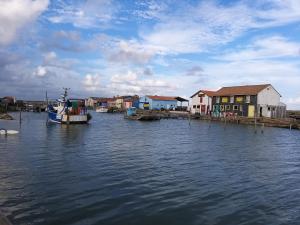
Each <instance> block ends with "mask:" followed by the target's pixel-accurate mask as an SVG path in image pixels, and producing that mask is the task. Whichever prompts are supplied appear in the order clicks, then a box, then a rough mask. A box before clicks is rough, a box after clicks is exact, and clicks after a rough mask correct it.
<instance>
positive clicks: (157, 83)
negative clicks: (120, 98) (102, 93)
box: [107, 70, 177, 95]
mask: <svg viewBox="0 0 300 225" xmlns="http://www.w3.org/2000/svg"><path fill="white" fill-rule="evenodd" d="M176 83H177V82H176V81H175V82H169V81H168V79H166V78H162V77H160V78H154V77H153V78H152V79H145V78H143V77H142V76H140V75H139V74H137V73H136V72H133V71H130V70H129V71H127V73H125V74H115V75H113V76H112V77H111V80H110V83H109V84H108V85H107V89H108V90H109V91H110V92H112V93H118V94H124V95H125V94H140V95H144V94H167V93H174V91H175V90H176V89H177V85H176Z"/></svg>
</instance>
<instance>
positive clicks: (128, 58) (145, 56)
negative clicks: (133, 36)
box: [106, 40, 155, 64]
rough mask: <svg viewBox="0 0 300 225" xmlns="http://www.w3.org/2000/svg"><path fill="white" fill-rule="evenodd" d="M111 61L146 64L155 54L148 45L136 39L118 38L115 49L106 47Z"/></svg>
mask: <svg viewBox="0 0 300 225" xmlns="http://www.w3.org/2000/svg"><path fill="white" fill-rule="evenodd" d="M106 51H108V54H109V60H110V61H111V62H118V63H123V64H124V63H134V64H146V63H148V62H149V60H150V59H151V58H152V57H153V55H154V54H155V50H154V49H151V48H150V47H149V46H146V45H141V44H139V43H138V42H137V41H134V40H131V41H124V40H120V41H119V42H118V43H116V46H115V49H106Z"/></svg>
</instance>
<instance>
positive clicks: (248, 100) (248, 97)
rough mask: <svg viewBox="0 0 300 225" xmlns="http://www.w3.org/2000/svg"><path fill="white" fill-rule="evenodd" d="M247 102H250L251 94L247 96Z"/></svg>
mask: <svg viewBox="0 0 300 225" xmlns="http://www.w3.org/2000/svg"><path fill="white" fill-rule="evenodd" d="M246 103H250V95H247V96H246Z"/></svg>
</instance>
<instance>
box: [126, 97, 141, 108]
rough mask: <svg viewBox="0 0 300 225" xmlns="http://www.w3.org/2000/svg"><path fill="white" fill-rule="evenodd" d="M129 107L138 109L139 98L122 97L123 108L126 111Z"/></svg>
mask: <svg viewBox="0 0 300 225" xmlns="http://www.w3.org/2000/svg"><path fill="white" fill-rule="evenodd" d="M130 107H136V108H138V107H139V96H138V95H134V96H124V98H123V108H124V109H128V108H130Z"/></svg>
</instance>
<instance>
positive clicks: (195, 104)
mask: <svg viewBox="0 0 300 225" xmlns="http://www.w3.org/2000/svg"><path fill="white" fill-rule="evenodd" d="M214 93H215V92H214V91H207V90H199V91H197V92H196V93H195V94H193V95H192V96H191V97H190V98H191V99H192V101H191V106H190V111H191V113H192V114H200V115H210V114H211V110H212V98H213V95H214Z"/></svg>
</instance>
